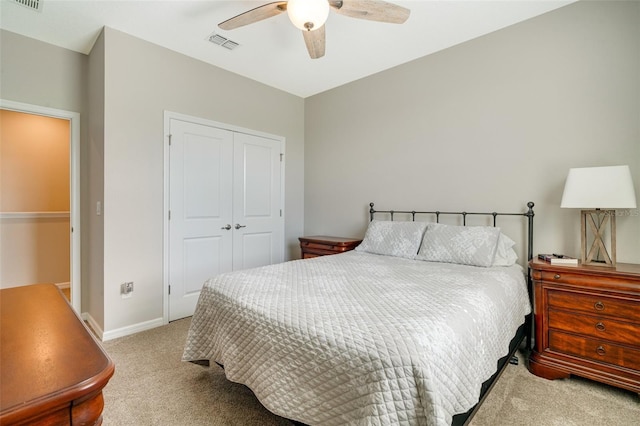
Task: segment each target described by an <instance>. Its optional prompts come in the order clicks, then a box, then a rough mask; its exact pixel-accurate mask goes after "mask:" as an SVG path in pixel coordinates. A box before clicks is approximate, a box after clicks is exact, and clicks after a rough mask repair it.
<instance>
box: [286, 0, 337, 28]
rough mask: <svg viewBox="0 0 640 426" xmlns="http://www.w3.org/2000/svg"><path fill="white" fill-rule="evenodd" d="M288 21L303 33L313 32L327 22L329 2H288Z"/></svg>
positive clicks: (315, 0)
mask: <svg viewBox="0 0 640 426" xmlns="http://www.w3.org/2000/svg"><path fill="white" fill-rule="evenodd" d="M287 13H288V15H289V19H290V20H291V22H292V23H293V25H295V26H296V27H297V28H299V29H301V30H303V31H313V30H316V29H318V28H320V27H321V26H323V25H324V23H325V22H326V21H327V18H328V17H329V2H328V1H327V0H289V1H288V2H287Z"/></svg>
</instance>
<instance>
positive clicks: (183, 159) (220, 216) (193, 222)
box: [169, 120, 233, 321]
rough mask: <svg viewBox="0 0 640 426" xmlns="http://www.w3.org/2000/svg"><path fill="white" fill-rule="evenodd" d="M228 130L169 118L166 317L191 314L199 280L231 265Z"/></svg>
mask: <svg viewBox="0 0 640 426" xmlns="http://www.w3.org/2000/svg"><path fill="white" fill-rule="evenodd" d="M232 159H233V133H232V132H230V131H227V130H222V129H217V128H215V127H209V126H204V125H201V124H195V123H190V122H185V121H180V120H171V146H170V160H169V175H170V179H169V182H170V183H169V185H170V192H169V208H170V212H171V219H170V220H169V285H170V295H169V320H170V321H173V320H176V319H179V318H184V317H187V316H189V315H192V314H193V311H194V309H195V305H196V302H197V300H198V297H199V295H200V289H201V288H202V284H203V283H204V281H205V280H206V279H208V278H210V277H212V276H215V275H217V274H220V273H223V272H228V271H231V269H232V267H233V262H232V259H231V257H232V244H233V230H232V229H231V228H229V229H225V228H226V225H228V224H231V220H232V204H233V202H232V199H233V198H232V197H233V191H232V179H233V164H232Z"/></svg>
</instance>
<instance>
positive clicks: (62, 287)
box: [56, 282, 71, 290]
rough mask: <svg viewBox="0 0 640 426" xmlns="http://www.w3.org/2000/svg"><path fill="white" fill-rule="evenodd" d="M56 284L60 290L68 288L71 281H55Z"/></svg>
mask: <svg viewBox="0 0 640 426" xmlns="http://www.w3.org/2000/svg"><path fill="white" fill-rule="evenodd" d="M56 286H57V287H58V288H59V289H60V290H66V289H68V288H71V283H70V282H66V283H56Z"/></svg>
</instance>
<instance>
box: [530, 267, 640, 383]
mask: <svg viewBox="0 0 640 426" xmlns="http://www.w3.org/2000/svg"><path fill="white" fill-rule="evenodd" d="M529 266H530V267H531V270H532V271H531V276H532V279H533V286H534V321H535V329H536V331H535V337H536V341H535V347H534V350H533V352H532V353H531V357H530V359H529V371H531V372H532V373H533V374H535V375H537V376H540V377H544V378H546V379H557V378H566V377H569V376H570V375H571V374H575V375H577V376H581V377H586V378H588V379H592V380H597V381H599V382H603V383H608V384H610V385H613V386H618V387H621V388H625V389H629V390H631V391H634V392H640V265H634V264H625V263H618V264H617V266H616V267H615V268H608V267H601V266H580V265H579V266H561V265H551V264H549V263H547V262H544V261H542V260H538V259H534V260H532V261H531V262H529Z"/></svg>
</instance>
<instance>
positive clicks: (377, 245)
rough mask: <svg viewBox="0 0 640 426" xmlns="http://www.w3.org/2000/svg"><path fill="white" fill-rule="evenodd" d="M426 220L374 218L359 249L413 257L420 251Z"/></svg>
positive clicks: (357, 248)
mask: <svg viewBox="0 0 640 426" xmlns="http://www.w3.org/2000/svg"><path fill="white" fill-rule="evenodd" d="M426 227H427V223H426V222H404V221H390V220H376V219H374V220H372V221H371V222H370V223H369V227H368V228H367V233H366V234H365V236H364V239H363V240H362V243H360V245H359V246H358V247H356V250H357V251H364V252H367V253H374V254H384V255H387V256H396V257H406V258H408V259H413V258H415V257H416V254H417V253H418V248H419V247H420V242H421V241H422V234H424V230H425V229H426Z"/></svg>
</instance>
